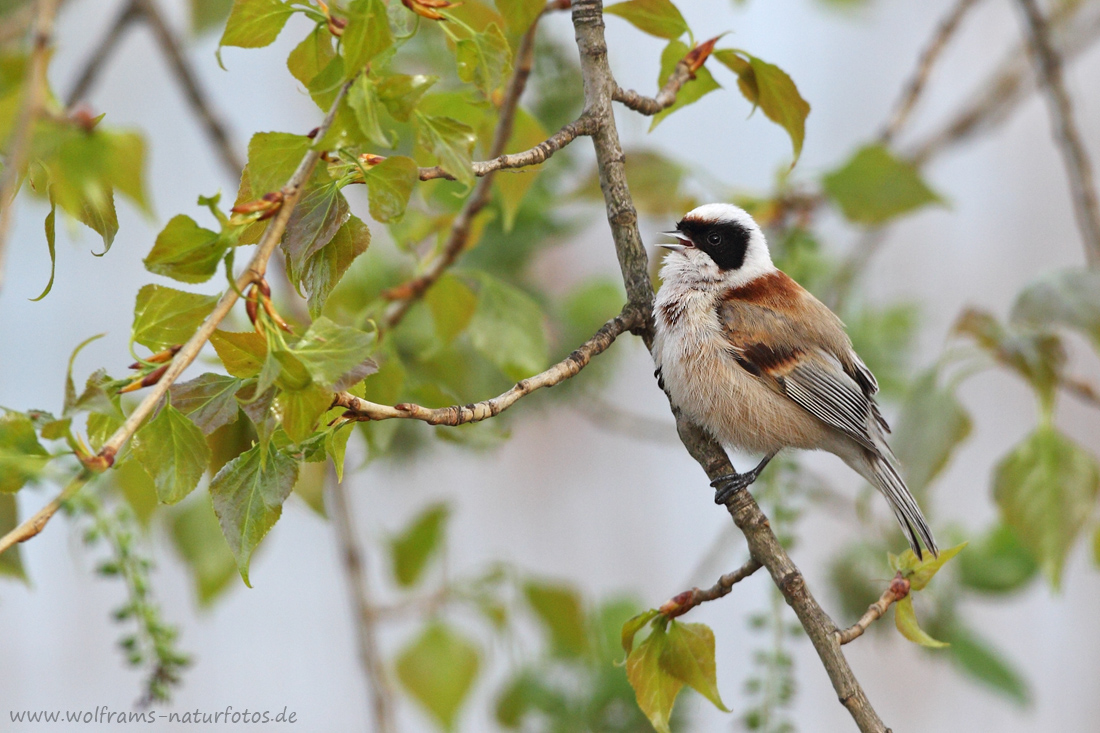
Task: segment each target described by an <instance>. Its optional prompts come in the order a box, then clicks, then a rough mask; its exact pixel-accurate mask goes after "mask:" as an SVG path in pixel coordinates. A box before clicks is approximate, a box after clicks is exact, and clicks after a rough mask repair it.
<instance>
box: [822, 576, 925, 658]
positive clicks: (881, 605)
mask: <svg viewBox="0 0 1100 733" xmlns="http://www.w3.org/2000/svg"><path fill="white" fill-rule="evenodd" d="M907 595H909V580H908V579H906V578H904V577H902V574H901V573H900V572H899V573H898V574H897V575H896V576H894V579H893V580H892V581H890V587H888V588H887V589H886V590H884V591H883V592H882V595H881V596H879V599H878V600H877V601H875V602H874V603H872V604H871V605H870V606H868V607H867V610H866V611H864V612H863V615H862V616H860V618H859V621H856V622H855V623H854V624H852V625H851V626H849V627H848V628H846V629H844V630H843V631H837V632H836V640H837V643H838V644H848V643H850V642H852V641H855V640H856V639H858V638H859V637H861V636H863V632H865V631H867V628H868V627H869V626H870V625H871V624H873V623H874V622H875V621H877V620H878V619H880V618H882V616H883V614H885V613H886V609H888V608H889V607H890V606H891V605H892V604H894V603H896V602H898V601H900V600H901V599H902V598H905V597H906V596H907Z"/></svg>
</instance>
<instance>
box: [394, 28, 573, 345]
mask: <svg viewBox="0 0 1100 733" xmlns="http://www.w3.org/2000/svg"><path fill="white" fill-rule="evenodd" d="M543 12H545V10H544V11H543ZM540 17H541V16H540ZM538 25H539V24H538V19H536V20H535V22H534V23H532V24H531V27H530V28H528V29H527V32H526V33H525V34H523V39H522V40H521V41H520V45H519V48H518V49H517V50H516V66H515V70H514V71H513V72H512V79H511V81H510V82H509V83H508V90H507V91H506V92H505V95H504V101H503V102H502V103H501V107H500V117H499V118H498V119H497V126H496V130H495V131H494V133H493V143H492V146H491V147H490V149H489V157H490V158H499V157H500V156H501V155H502V154H503V153H504V147H505V146H506V145H507V144H508V138H510V137H511V136H512V123H513V122H514V121H515V116H516V107H518V106H519V98H520V97H521V96H523V90H524V89H526V87H527V79H528V77H530V75H531V67H532V66H533V65H534V61H535V33H536V31H537V30H538ZM558 134H559V135H560V134H561V133H558ZM574 137H576V135H574ZM547 142H549V141H547ZM544 144H545V143H544ZM563 144H564V143H563ZM536 149H537V148H536ZM552 153H553V151H552V150H550V151H548V152H547V155H546V157H549V155H550V154H552ZM545 159H546V158H543V160H545ZM494 172H495V171H494V170H487V171H486V172H485V173H484V174H483V175H482V177H481V178H480V179H479V180H478V182H477V185H476V186H474V190H473V193H471V194H470V198H468V199H466V203H465V204H464V205H463V206H462V210H461V211H459V212H458V216H456V217H455V220H454V222H453V223H452V224H451V232H450V235H449V236H448V237H447V242H446V244H444V246H443V250H442V251H441V252H440V253H439V255H438V256H437V257H436V258H435V259H434V260H433V261H432V262H431V263H429V264H428V266H427V268H426V269H425V271H424V273H423V274H421V275H419V276H418V277H416V278H413V279H412V280H410V281H409V282H407V283H405V284H404V285H400V286H398V287H396V288H393V289H391V290H390V291H388V292H389V296H388V297H390V298H391V299H392V300H393V302H392V303H390V305H389V307H388V308H386V311H385V313H384V314H383V316H382V323H383V325H384V326H385V327H387V328H393V327H394V326H396V325H397V324H398V323H400V322H401V319H402V318H404V317H405V314H406V313H407V312H408V310H409V308H410V307H411V306H412V304H413V303H415V302H416V301H417V300H419V299H420V296H422V295H423V294H424V292H425V291H427V289H428V288H430V287H431V286H432V285H434V284H435V282H436V281H437V280H438V279H439V278H440V277H442V276H443V273H444V272H446V271H447V268H449V267H450V266H451V265H453V264H454V262H455V260H457V259H458V256H459V255H460V254H462V250H464V249H465V248H466V242H467V241H469V239H470V227H471V225H472V224H473V221H474V217H476V216H477V215H478V213H480V212H481V210H482V209H484V208H485V206H486V205H487V204H488V203H489V199H490V197H491V195H492V190H493V174H494ZM383 295H386V293H383Z"/></svg>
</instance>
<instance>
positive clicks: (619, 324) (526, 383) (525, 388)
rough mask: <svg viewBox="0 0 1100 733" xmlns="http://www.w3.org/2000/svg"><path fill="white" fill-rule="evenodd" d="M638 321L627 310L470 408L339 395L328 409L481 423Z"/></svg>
mask: <svg viewBox="0 0 1100 733" xmlns="http://www.w3.org/2000/svg"><path fill="white" fill-rule="evenodd" d="M641 318H642V316H641V314H640V313H639V312H638V311H637V310H635V309H633V308H631V307H630V306H627V307H626V308H624V309H623V312H622V313H620V314H619V315H617V316H615V317H614V318H612V319H611V320H610V321H608V322H607V323H605V324H604V325H603V327H602V328H600V330H599V331H597V332H596V334H595V335H594V336H593V337H592V338H590V339H588V340H587V341H585V342H584V343H583V344H581V345H580V346H579V347H577V349H576V350H575V351H573V353H571V354H570V355H569V356H567V357H566V358H565V359H563V360H562V361H560V362H558V363H557V364H555V365H554V366H552V367H550V368H549V369H547V370H546V371H544V372H542V373H540V374H536V375H535V376H533V377H528V378H527V379H524V380H521V381H520V382H519V383H518V384H517V385H516V386H515V387H512V388H511V389H510V390H508V391H507V392H505V393H504V394H501V395H498V396H496V397H493V398H492V399H489V400H485V401H484V402H478V403H475V404H471V405H451V406H450V407H440V408H438V409H434V410H433V409H430V408H427V407H421V406H420V405H414V404H410V403H407V402H406V403H402V404H399V405H393V406H392V407H391V406H389V405H380V404H378V403H375V402H369V401H367V400H364V399H360V398H359V397H356V396H355V395H351V394H348V393H347V392H340V393H338V394H337V395H336V397H335V399H334V400H333V403H332V406H333V407H343V408H345V409H346V410H347V412H345V413H344V417H346V418H349V419H352V420H360V421H368V420H391V419H394V418H400V419H407V420H422V421H424V422H426V423H428V424H429V425H450V426H456V425H465V424H466V423H472V422H481V421H482V420H488V419H489V418H491V417H496V416H497V415H499V414H500V413H502V412H504V411H505V410H507V409H508V408H509V407H511V406H512V405H514V404H515V403H516V402H518V401H519V400H520V398H522V397H526V396H527V395H529V394H531V393H532V392H534V391H535V390H538V389H542V388H543V387H553V386H554V385H555V384H560V383H561V382H564V381H565V380H567V379H569V378H571V377H574V376H576V375H577V374H578V373H579V372H580V370H581V369H584V367H586V366H587V365H588V363H589V362H590V361H592V357H594V356H596V355H597V354H600V353H602V352H604V351H605V350H607V348H608V347H609V346H611V344H612V343H614V341H615V339H616V338H617V337H618V336H619V335H620V334H622V333H623V332H625V331H628V330H630V329H631V328H633V327H634V326H636V325H637V324H639V323H641Z"/></svg>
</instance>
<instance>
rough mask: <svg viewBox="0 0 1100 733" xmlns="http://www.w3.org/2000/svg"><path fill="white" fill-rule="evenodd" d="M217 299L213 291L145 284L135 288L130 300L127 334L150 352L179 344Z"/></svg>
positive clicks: (185, 339) (199, 323)
mask: <svg viewBox="0 0 1100 733" xmlns="http://www.w3.org/2000/svg"><path fill="white" fill-rule="evenodd" d="M217 302H218V298H217V296H214V295H199V294H197V293H185V292H183V291H181V290H174V289H173V288H166V287H164V286H162V285H146V286H145V287H143V288H142V289H141V290H139V291H138V294H137V301H136V302H135V303H134V331H133V335H132V337H131V338H132V339H133V340H134V342H135V343H139V344H141V345H142V346H144V347H146V348H148V349H149V350H150V351H154V352H155V351H163V350H164V349H167V348H168V347H169V346H174V345H175V344H182V343H184V342H186V341H187V339H189V338H191V336H193V335H194V333H195V330H196V329H198V327H199V326H200V325H201V324H202V322H203V320H205V319H206V317H207V316H208V315H210V312H211V311H212V310H214V306H215V305H216V304H217Z"/></svg>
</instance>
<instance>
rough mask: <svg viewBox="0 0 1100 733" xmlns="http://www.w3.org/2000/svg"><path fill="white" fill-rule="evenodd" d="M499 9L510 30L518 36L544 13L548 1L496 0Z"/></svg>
mask: <svg viewBox="0 0 1100 733" xmlns="http://www.w3.org/2000/svg"><path fill="white" fill-rule="evenodd" d="M496 6H497V10H499V11H500V14H501V15H502V16H504V22H505V23H506V24H507V26H508V32H509V33H510V34H512V35H515V36H518V35H520V34H521V33H524V32H525V31H526V30H527V29H528V28H530V27H531V24H532V23H534V22H535V20H536V19H537V18H538V17H539V16H540V15H542V11H543V10H544V9H545V8H546V3H544V2H543V1H542V0H496Z"/></svg>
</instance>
